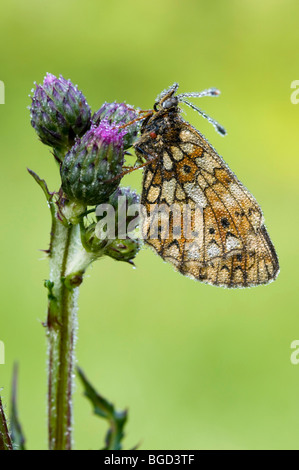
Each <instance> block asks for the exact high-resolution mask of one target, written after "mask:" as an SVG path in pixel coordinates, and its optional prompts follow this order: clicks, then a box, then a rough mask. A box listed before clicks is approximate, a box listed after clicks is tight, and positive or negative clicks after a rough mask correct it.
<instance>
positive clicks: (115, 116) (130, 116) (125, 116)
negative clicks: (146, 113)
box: [92, 101, 139, 149]
mask: <svg viewBox="0 0 299 470" xmlns="http://www.w3.org/2000/svg"><path fill="white" fill-rule="evenodd" d="M137 117H138V113H137V111H136V110H135V109H134V108H133V106H130V105H128V104H126V103H116V101H114V103H104V104H103V105H102V106H101V108H100V109H99V110H98V111H97V112H96V113H94V115H93V116H92V123H93V124H95V125H99V124H100V122H102V120H107V121H109V122H110V124H112V123H114V124H118V125H120V126H122V125H123V124H128V123H129V122H131V121H134V120H135V119H136V118H137ZM125 129H126V135H125V137H124V148H125V149H128V148H129V147H131V146H132V145H133V143H134V142H135V140H136V138H137V133H138V129H139V123H138V122H134V123H133V124H130V125H129V126H127V127H125Z"/></svg>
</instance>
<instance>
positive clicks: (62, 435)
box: [46, 217, 93, 450]
mask: <svg viewBox="0 0 299 470" xmlns="http://www.w3.org/2000/svg"><path fill="white" fill-rule="evenodd" d="M92 260H93V259H92V257H91V255H90V254H89V253H87V252H86V251H85V250H84V249H83V247H82V244H81V240H80V228H79V225H74V226H66V225H65V224H63V223H62V222H60V221H59V220H58V219H57V218H56V217H53V223H52V231H51V243H50V283H49V284H48V285H47V287H48V289H49V295H48V298H49V305H48V318H47V324H46V327H47V336H48V341H49V364H48V365H49V376H48V414H49V416H48V419H49V422H48V424H49V449H50V450H70V449H71V446H72V391H73V375H74V374H73V369H74V362H75V358H74V340H75V331H76V325H77V299H78V290H79V285H80V284H81V282H82V277H83V274H84V271H85V269H86V267H87V266H88V265H89V264H90V263H91V261H92Z"/></svg>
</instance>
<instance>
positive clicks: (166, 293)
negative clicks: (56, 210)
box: [0, 0, 299, 449]
mask: <svg viewBox="0 0 299 470" xmlns="http://www.w3.org/2000/svg"><path fill="white" fill-rule="evenodd" d="M298 15H299V4H298V2H297V1H296V0H263V1H262V2H260V1H258V0H241V1H240V0H228V1H226V2H224V1H220V0H218V1H212V2H208V1H199V0H197V1H195V0H193V1H192V0H185V1H178V0H159V1H158V0H151V1H150V2H149V1H148V2H142V1H137V0H126V1H120V0H110V1H109V2H104V1H99V0H86V1H85V2H83V1H82V0H81V1H79V0H72V1H70V0H64V1H63V2H61V1H57V0H52V1H51V2H47V1H33V0H27V1H26V2H22V1H20V0H9V1H8V0H3V1H2V4H1V16H0V41H1V42H0V44H1V60H0V80H2V81H3V82H4V83H5V86H6V90H5V91H6V96H5V99H6V103H5V105H1V106H0V151H1V172H0V178H1V185H0V190H1V202H2V210H1V211H2V223H1V227H2V228H1V232H0V236H1V243H0V247H1V248H0V250H1V284H0V285H1V298H0V302H1V304H0V305H1V317H0V340H2V341H4V343H5V348H6V364H5V365H0V387H3V390H2V392H1V393H2V396H3V399H4V401H5V402H6V403H7V408H9V406H8V402H9V396H10V388H11V385H10V383H11V373H12V366H13V361H15V360H17V361H19V365H20V380H19V413H20V418H21V421H22V423H23V427H24V431H25V434H26V437H27V445H28V448H31V449H42V448H46V445H47V434H46V349H47V348H46V340H45V334H44V330H43V328H42V326H41V322H42V321H43V320H44V319H45V315H46V290H45V289H44V288H43V280H44V279H46V278H47V277H48V266H47V261H46V260H44V259H43V258H44V256H43V254H42V252H41V251H38V249H43V248H47V246H48V237H49V228H50V218H49V214H48V210H47V207H46V204H45V200H44V197H43V194H42V193H41V191H40V189H39V188H38V186H37V185H36V184H35V183H34V181H33V180H32V178H31V177H30V176H29V175H28V173H27V172H26V167H30V168H32V169H33V170H34V171H36V172H37V173H38V174H39V175H40V176H41V177H42V178H45V179H46V180H47V182H48V184H49V186H50V188H51V189H55V188H58V185H59V177H58V173H57V168H56V165H55V164H54V162H53V160H52V158H51V156H50V154H49V149H48V148H46V147H45V146H43V145H42V144H41V143H40V142H39V141H38V139H37V136H36V134H35V132H34V130H33V129H32V128H31V126H30V121H29V112H28V110H27V109H26V107H27V106H28V105H29V104H30V100H29V98H28V94H29V93H30V90H31V88H32V86H33V82H34V81H37V82H41V81H42V80H43V77H44V75H45V73H46V72H52V73H53V74H56V75H58V74H60V73H61V74H62V75H63V76H64V77H65V78H71V79H72V81H73V82H74V83H77V84H78V85H79V87H80V89H81V90H82V91H83V92H84V94H85V96H86V98H87V100H88V102H89V104H90V105H91V106H92V108H93V109H94V110H96V109H97V108H98V107H100V105H101V104H102V103H103V102H104V101H105V100H107V101H113V100H118V101H123V100H126V101H127V102H128V103H130V104H133V105H136V106H139V107H142V108H151V107H152V105H153V102H154V100H155V98H156V95H157V94H158V93H159V92H160V91H161V90H163V89H164V88H166V87H168V86H169V85H171V84H172V83H173V82H175V81H177V82H179V83H180V91H197V90H202V89H204V88H207V87H210V86H216V87H218V88H220V89H221V91H222V94H221V96H220V97H219V98H218V99H211V98H203V99H202V100H200V101H199V100H196V104H197V105H198V106H200V107H201V108H202V109H204V110H205V111H206V112H208V113H209V114H210V115H211V116H213V117H215V118H216V119H217V120H218V121H219V122H220V123H221V124H223V125H224V126H225V127H226V129H227V130H228V136H227V137H225V138H222V137H221V136H220V135H218V134H216V133H215V131H214V129H213V128H212V126H210V125H209V123H208V122H206V121H204V120H203V119H202V118H201V117H200V116H198V115H197V114H196V113H194V112H193V111H192V110H190V111H189V110H187V109H186V111H187V119H188V120H189V121H190V122H191V123H192V124H193V125H194V126H196V127H197V128H198V129H199V130H200V131H201V132H203V133H204V135H206V137H207V138H208V139H209V140H210V142H211V143H212V144H213V146H214V147H216V149H217V150H218V152H219V153H220V154H221V155H223V157H224V159H225V160H226V161H227V163H228V164H229V166H230V167H231V169H232V170H233V171H234V172H235V173H236V174H237V175H238V177H239V178H240V179H241V181H242V182H243V183H244V184H245V185H246V186H247V187H248V188H249V189H250V190H251V191H252V193H253V194H254V195H255V197H256V198H257V200H258V201H259V203H260V204H261V206H262V208H263V211H264V214H265V219H266V225H267V227H268V229H269V232H270V235H271V238H272V239H273V242H274V243H275V246H276V248H277V251H278V254H279V258H280V263H281V274H280V276H279V277H278V280H277V281H276V282H275V283H272V284H271V285H269V286H265V287H259V288H255V289H249V290H237V291H230V290H225V289H221V288H215V287H211V286H206V285H204V284H200V283H197V282H195V281H191V280H189V279H187V278H184V277H183V276H181V275H179V274H177V273H175V272H174V271H173V269H172V267H171V266H170V265H167V264H165V263H163V261H162V260H161V259H160V258H159V257H158V256H155V254H154V253H153V252H152V251H151V250H150V249H149V248H148V249H144V250H143V251H142V252H141V253H140V254H139V256H138V258H137V269H135V270H134V269H132V268H131V267H130V266H129V265H126V264H125V263H120V262H116V261H113V260H111V259H104V260H102V261H98V262H97V263H95V264H94V266H93V268H92V269H91V270H90V271H88V275H87V276H86V279H85V282H84V283H83V286H82V288H81V293H80V311H79V332H78V342H77V357H78V362H79V364H80V366H81V367H82V368H83V369H84V370H85V372H86V374H87V376H88V377H89V379H90V380H91V381H92V383H93V384H94V385H95V386H96V387H97V388H98V389H99V390H100V391H101V393H102V394H104V395H105V396H106V397H108V398H109V400H111V401H113V402H114V403H115V404H116V405H117V407H118V408H120V409H122V408H125V407H128V408H129V422H128V426H127V435H126V439H125V446H126V448H129V447H132V446H134V445H135V444H136V443H137V442H141V448H142V449H211V448H215V449H219V448H223V449H246V448H251V449H252V448H255V449H262V448H271V449H278V448H282V449H286V448H290V449H298V448H299V429H298V419H299V365H298V366H295V365H292V364H291V362H290V355H291V352H292V350H291V348H290V344H291V342H292V341H293V340H296V339H299V316H298V297H297V289H298V266H299V251H298V247H297V245H296V244H297V242H298V229H299V217H298V201H299V189H298V169H299V163H298V151H299V139H298V116H299V105H297V106H296V105H294V104H292V103H291V100H290V95H291V92H292V90H291V87H290V86H291V82H292V81H293V80H296V79H299V66H298V61H297V58H298V46H299V42H298V41H299V29H298ZM141 177H142V175H141V172H136V173H135V174H132V175H129V176H127V177H126V178H125V179H124V180H123V183H124V184H130V185H131V186H132V187H134V188H137V189H138V190H140V187H141ZM105 431H106V424H105V423H103V422H101V421H100V420H99V419H98V418H96V417H94V416H92V413H91V407H90V405H89V403H88V402H87V401H86V399H85V398H84V397H82V388H81V385H80V384H79V383H78V384H77V386H76V391H75V448H77V449H97V448H99V447H101V446H102V442H103V435H104V432H105Z"/></svg>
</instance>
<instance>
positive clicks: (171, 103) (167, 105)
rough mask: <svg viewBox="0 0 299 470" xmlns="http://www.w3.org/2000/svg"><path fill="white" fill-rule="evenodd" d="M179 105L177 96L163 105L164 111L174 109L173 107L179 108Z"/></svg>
mask: <svg viewBox="0 0 299 470" xmlns="http://www.w3.org/2000/svg"><path fill="white" fill-rule="evenodd" d="M177 104H178V99H177V97H176V96H172V97H171V98H168V99H167V100H165V101H164V102H163V103H162V106H163V108H164V109H169V108H172V107H173V106H177Z"/></svg>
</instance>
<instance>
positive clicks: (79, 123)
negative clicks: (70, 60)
mask: <svg viewBox="0 0 299 470" xmlns="http://www.w3.org/2000/svg"><path fill="white" fill-rule="evenodd" d="M31 99H32V104H31V107H30V115H31V125H32V126H33V127H34V129H35V130H36V132H37V134H38V136H39V138H40V140H41V141H42V142H43V143H44V144H46V145H49V146H50V147H53V148H54V150H55V151H56V152H55V153H56V155H57V154H58V153H59V155H60V157H61V155H63V153H65V152H66V151H67V150H69V149H70V148H71V147H72V145H73V144H74V142H75V138H76V137H81V136H82V135H83V134H84V133H85V132H86V131H87V130H88V129H89V128H90V126H91V111H90V107H89V106H88V104H87V102H86V99H85V97H84V95H83V94H82V93H81V91H79V90H78V88H77V87H76V86H74V85H73V84H72V82H71V81H70V80H66V79H65V78H63V77H62V76H61V75H60V77H59V78H57V77H55V75H52V74H51V73H47V75H46V76H45V78H44V81H43V84H42V85H36V88H35V90H33V96H32V97H31Z"/></svg>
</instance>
